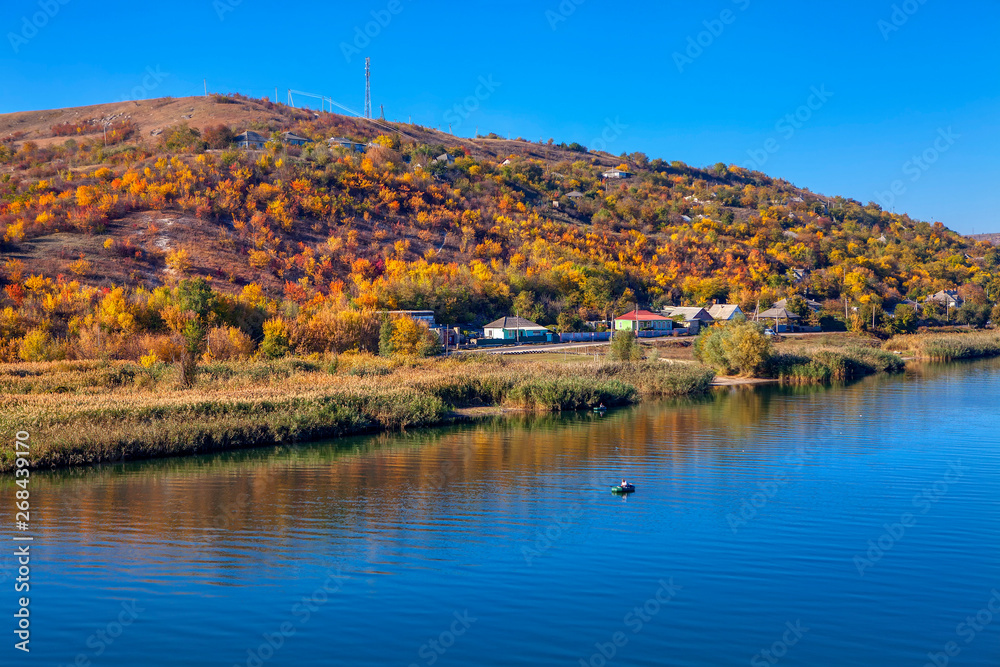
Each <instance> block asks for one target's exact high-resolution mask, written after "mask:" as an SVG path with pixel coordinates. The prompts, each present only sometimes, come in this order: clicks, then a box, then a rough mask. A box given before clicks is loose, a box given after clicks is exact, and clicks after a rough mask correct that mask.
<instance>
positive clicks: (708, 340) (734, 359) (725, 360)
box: [694, 322, 774, 377]
mask: <svg viewBox="0 0 1000 667" xmlns="http://www.w3.org/2000/svg"><path fill="white" fill-rule="evenodd" d="M694 350H695V357H696V358H697V359H698V360H699V361H701V362H702V363H703V364H706V365H708V366H711V367H712V368H715V369H716V370H718V371H720V372H722V373H724V374H726V375H736V374H739V375H745V376H749V377H762V376H763V375H764V374H765V373H766V372H767V369H768V367H769V366H770V363H771V357H772V356H773V354H774V352H773V348H772V346H771V340H770V339H769V338H768V337H767V336H765V335H764V331H763V328H762V327H761V326H760V325H759V324H757V323H755V322H730V323H728V324H724V325H716V326H714V327H710V328H708V329H705V330H703V331H702V333H701V334H699V335H698V338H697V339H696V340H695V346H694Z"/></svg>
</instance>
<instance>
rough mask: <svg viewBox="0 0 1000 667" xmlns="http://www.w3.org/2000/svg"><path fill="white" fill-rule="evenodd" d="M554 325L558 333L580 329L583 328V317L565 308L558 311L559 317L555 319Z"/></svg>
mask: <svg viewBox="0 0 1000 667" xmlns="http://www.w3.org/2000/svg"><path fill="white" fill-rule="evenodd" d="M556 327H557V328H558V329H559V332H560V333H570V332H572V331H580V330H582V329H583V319H582V318H581V317H580V315H579V314H577V313H575V312H573V311H571V310H565V311H563V312H561V313H559V317H558V318H557V319H556Z"/></svg>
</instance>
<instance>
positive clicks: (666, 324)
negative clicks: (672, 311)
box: [615, 310, 674, 331]
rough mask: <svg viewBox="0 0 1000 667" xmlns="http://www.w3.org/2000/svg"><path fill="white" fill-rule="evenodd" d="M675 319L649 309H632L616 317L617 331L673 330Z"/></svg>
mask: <svg viewBox="0 0 1000 667" xmlns="http://www.w3.org/2000/svg"><path fill="white" fill-rule="evenodd" d="M673 328H674V323H673V320H671V319H669V318H666V317H664V316H662V315H658V314H656V313H653V312H650V311H648V310H632V311H629V312H627V313H625V314H624V315H619V316H618V317H616V318H615V331H672V330H673Z"/></svg>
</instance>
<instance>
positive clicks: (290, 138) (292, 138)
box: [281, 132, 309, 146]
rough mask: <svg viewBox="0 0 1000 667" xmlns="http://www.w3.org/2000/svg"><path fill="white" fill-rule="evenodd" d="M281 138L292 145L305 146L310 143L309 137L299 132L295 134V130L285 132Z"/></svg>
mask: <svg viewBox="0 0 1000 667" xmlns="http://www.w3.org/2000/svg"><path fill="white" fill-rule="evenodd" d="M281 139H282V141H284V142H285V143H286V144H289V145H292V146H305V145H306V144H308V143H309V139H307V138H306V137H303V136H300V135H298V134H295V133H294V132H285V133H284V134H282V135H281Z"/></svg>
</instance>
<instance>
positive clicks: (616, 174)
mask: <svg viewBox="0 0 1000 667" xmlns="http://www.w3.org/2000/svg"><path fill="white" fill-rule="evenodd" d="M601 178H632V173H631V172H628V171H622V170H621V169H612V170H610V171H606V172H604V173H603V174H601Z"/></svg>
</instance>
